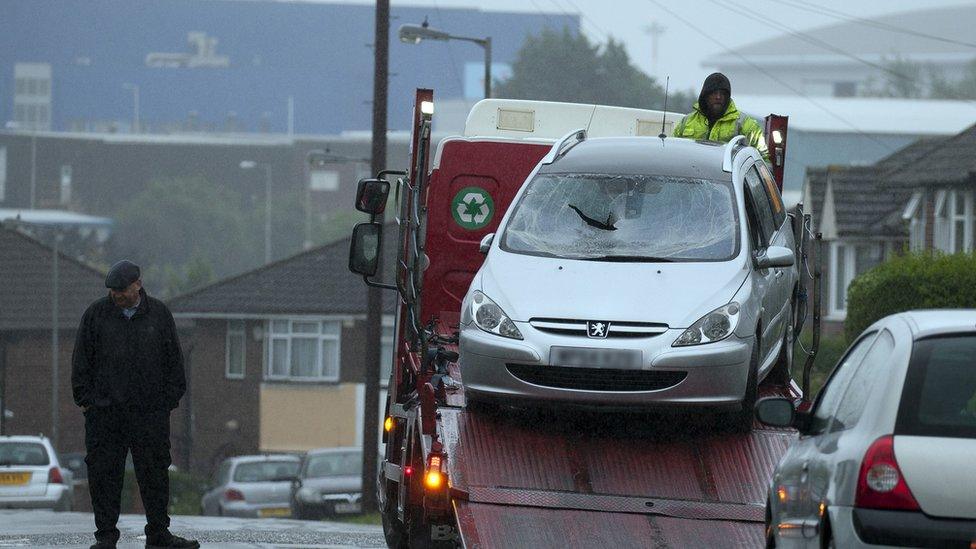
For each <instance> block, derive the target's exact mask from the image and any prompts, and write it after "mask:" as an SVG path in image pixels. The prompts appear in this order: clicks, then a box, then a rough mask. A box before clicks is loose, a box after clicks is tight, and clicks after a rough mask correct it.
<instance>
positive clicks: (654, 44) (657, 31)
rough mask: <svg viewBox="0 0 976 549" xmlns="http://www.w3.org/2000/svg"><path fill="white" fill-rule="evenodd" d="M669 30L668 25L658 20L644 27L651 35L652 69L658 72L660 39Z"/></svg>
mask: <svg viewBox="0 0 976 549" xmlns="http://www.w3.org/2000/svg"><path fill="white" fill-rule="evenodd" d="M666 30H668V28H667V27H665V26H664V25H662V24H660V23H658V22H657V21H651V24H650V25H648V26H646V27H644V33H645V34H649V35H651V71H652V72H657V71H658V69H659V67H658V66H657V54H658V39H660V38H661V35H663V34H664V32H665V31H666Z"/></svg>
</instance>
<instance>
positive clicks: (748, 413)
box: [724, 337, 759, 433]
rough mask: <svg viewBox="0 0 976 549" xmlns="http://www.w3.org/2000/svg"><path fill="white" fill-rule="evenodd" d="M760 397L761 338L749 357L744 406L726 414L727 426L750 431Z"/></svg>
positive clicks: (734, 431)
mask: <svg viewBox="0 0 976 549" xmlns="http://www.w3.org/2000/svg"><path fill="white" fill-rule="evenodd" d="M758 397H759V338H758V337H756V341H755V343H753V345H752V356H751V357H750V358H749V377H748V378H747V379H746V392H745V394H744V395H743V396H742V408H741V409H740V410H739V411H738V412H733V413H731V414H729V415H728V416H726V417H725V418H724V419H725V427H726V429H727V430H728V431H731V432H733V433H748V432H749V431H751V430H752V422H753V418H754V417H755V413H756V412H755V408H756V400H757V399H758Z"/></svg>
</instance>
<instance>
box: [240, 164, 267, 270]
mask: <svg viewBox="0 0 976 549" xmlns="http://www.w3.org/2000/svg"><path fill="white" fill-rule="evenodd" d="M263 165H264V262H265V263H266V264H267V263H271V164H268V163H266V162H265V163H263ZM240 166H241V169H242V170H253V169H254V168H257V167H258V163H257V162H255V161H253V160H242V161H241V164H240Z"/></svg>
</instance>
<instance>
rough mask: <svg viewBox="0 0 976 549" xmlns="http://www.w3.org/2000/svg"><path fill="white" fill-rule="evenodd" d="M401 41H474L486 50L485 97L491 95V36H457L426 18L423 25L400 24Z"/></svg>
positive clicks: (417, 42) (408, 42)
mask: <svg viewBox="0 0 976 549" xmlns="http://www.w3.org/2000/svg"><path fill="white" fill-rule="evenodd" d="M398 32H399V36H400V41H401V42H403V43H405V44H419V43H421V42H422V41H424V40H441V41H447V40H461V41H463V42H473V43H475V44H478V45H479V46H481V47H482V48H484V50H485V99H487V98H489V97H491V37H490V36H486V37H485V38H474V37H472V36H456V35H453V34H450V33H447V32H444V31H442V30H438V29H432V28H430V25H429V24H428V23H427V20H424V22H423V24H421V25H400V30H399V31H398Z"/></svg>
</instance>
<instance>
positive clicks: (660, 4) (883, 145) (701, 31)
mask: <svg viewBox="0 0 976 549" xmlns="http://www.w3.org/2000/svg"><path fill="white" fill-rule="evenodd" d="M648 1H649V2H650V3H652V4H654V5H655V6H657V7H658V8H659V9H661V10H662V11H665V12H667V13H669V14H670V15H671V16H672V17H674V18H675V19H677V20H678V21H681V22H682V23H684V24H685V25H686V26H687V27H689V28H690V29H691V30H693V31H695V32H696V33H698V34H699V35H701V36H702V38H705V39H706V40H708V41H710V42H712V43H713V44H715V45H716V46H718V47H720V48H722V49H723V50H724V51H725V52H726V53H728V54H730V55H734V56H736V57H738V58H739V59H741V60H742V61H743V62H744V63H746V64H747V65H749V66H750V67H752V68H753V69H755V70H756V71H758V72H760V73H762V74H764V75H765V76H766V77H768V78H769V79H771V80H773V81H775V82H777V83H778V84H780V85H781V86H783V87H784V88H786V89H788V90H790V91H792V92H793V93H795V94H796V95H798V96H800V97H802V98H803V99H805V100H806V101H808V102H809V103H810V104H811V105H813V106H815V107H817V108H818V109H820V110H822V111H823V112H824V113H826V114H827V115H828V116H830V117H831V118H833V119H834V120H837V121H838V122H840V123H842V124H844V125H845V126H847V127H848V128H850V129H852V130H854V132H855V133H857V134H858V135H860V136H862V137H865V138H867V139H869V140H871V141H874V142H875V143H876V144H878V145H879V146H880V147H881V148H883V149H885V150H887V151H889V152H894V149H892V148H891V147H890V146H888V144H886V143H884V142H883V141H881V140H879V139H878V138H877V137H875V136H873V135H871V134H869V133H866V132H864V131H863V130H861V129H860V128H858V127H857V126H855V125H854V124H853V123H851V122H850V121H849V120H847V119H846V118H844V117H843V116H840V115H839V114H837V113H835V112H834V111H832V110H830V109H828V108H827V107H825V106H824V105H823V104H821V103H820V102H819V101H817V100H815V99H814V98H812V97H810V96H809V95H807V94H805V93H803V92H802V91H800V90H798V89H796V88H794V87H793V86H792V85H790V84H789V83H788V82H786V81H784V80H783V79H781V78H779V77H778V76H776V75H775V74H773V73H772V72H770V71H768V70H766V69H765V68H764V67H762V66H761V65H758V64H756V63H754V62H753V61H752V60H751V59H749V58H748V57H746V56H745V55H743V54H741V53H739V52H737V51H735V50H733V49H732V48H730V47H728V46H726V45H725V44H723V43H722V42H721V41H719V40H718V39H716V38H715V37H714V36H712V34H711V33H708V32H706V31H705V30H704V29H702V28H701V27H699V26H698V25H696V24H694V23H692V22H691V21H689V20H688V19H687V18H685V17H683V16H682V15H681V14H679V13H677V12H675V11H674V10H672V9H671V8H669V7H667V6H666V5H665V4H664V3H663V2H661V1H659V0H648Z"/></svg>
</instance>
